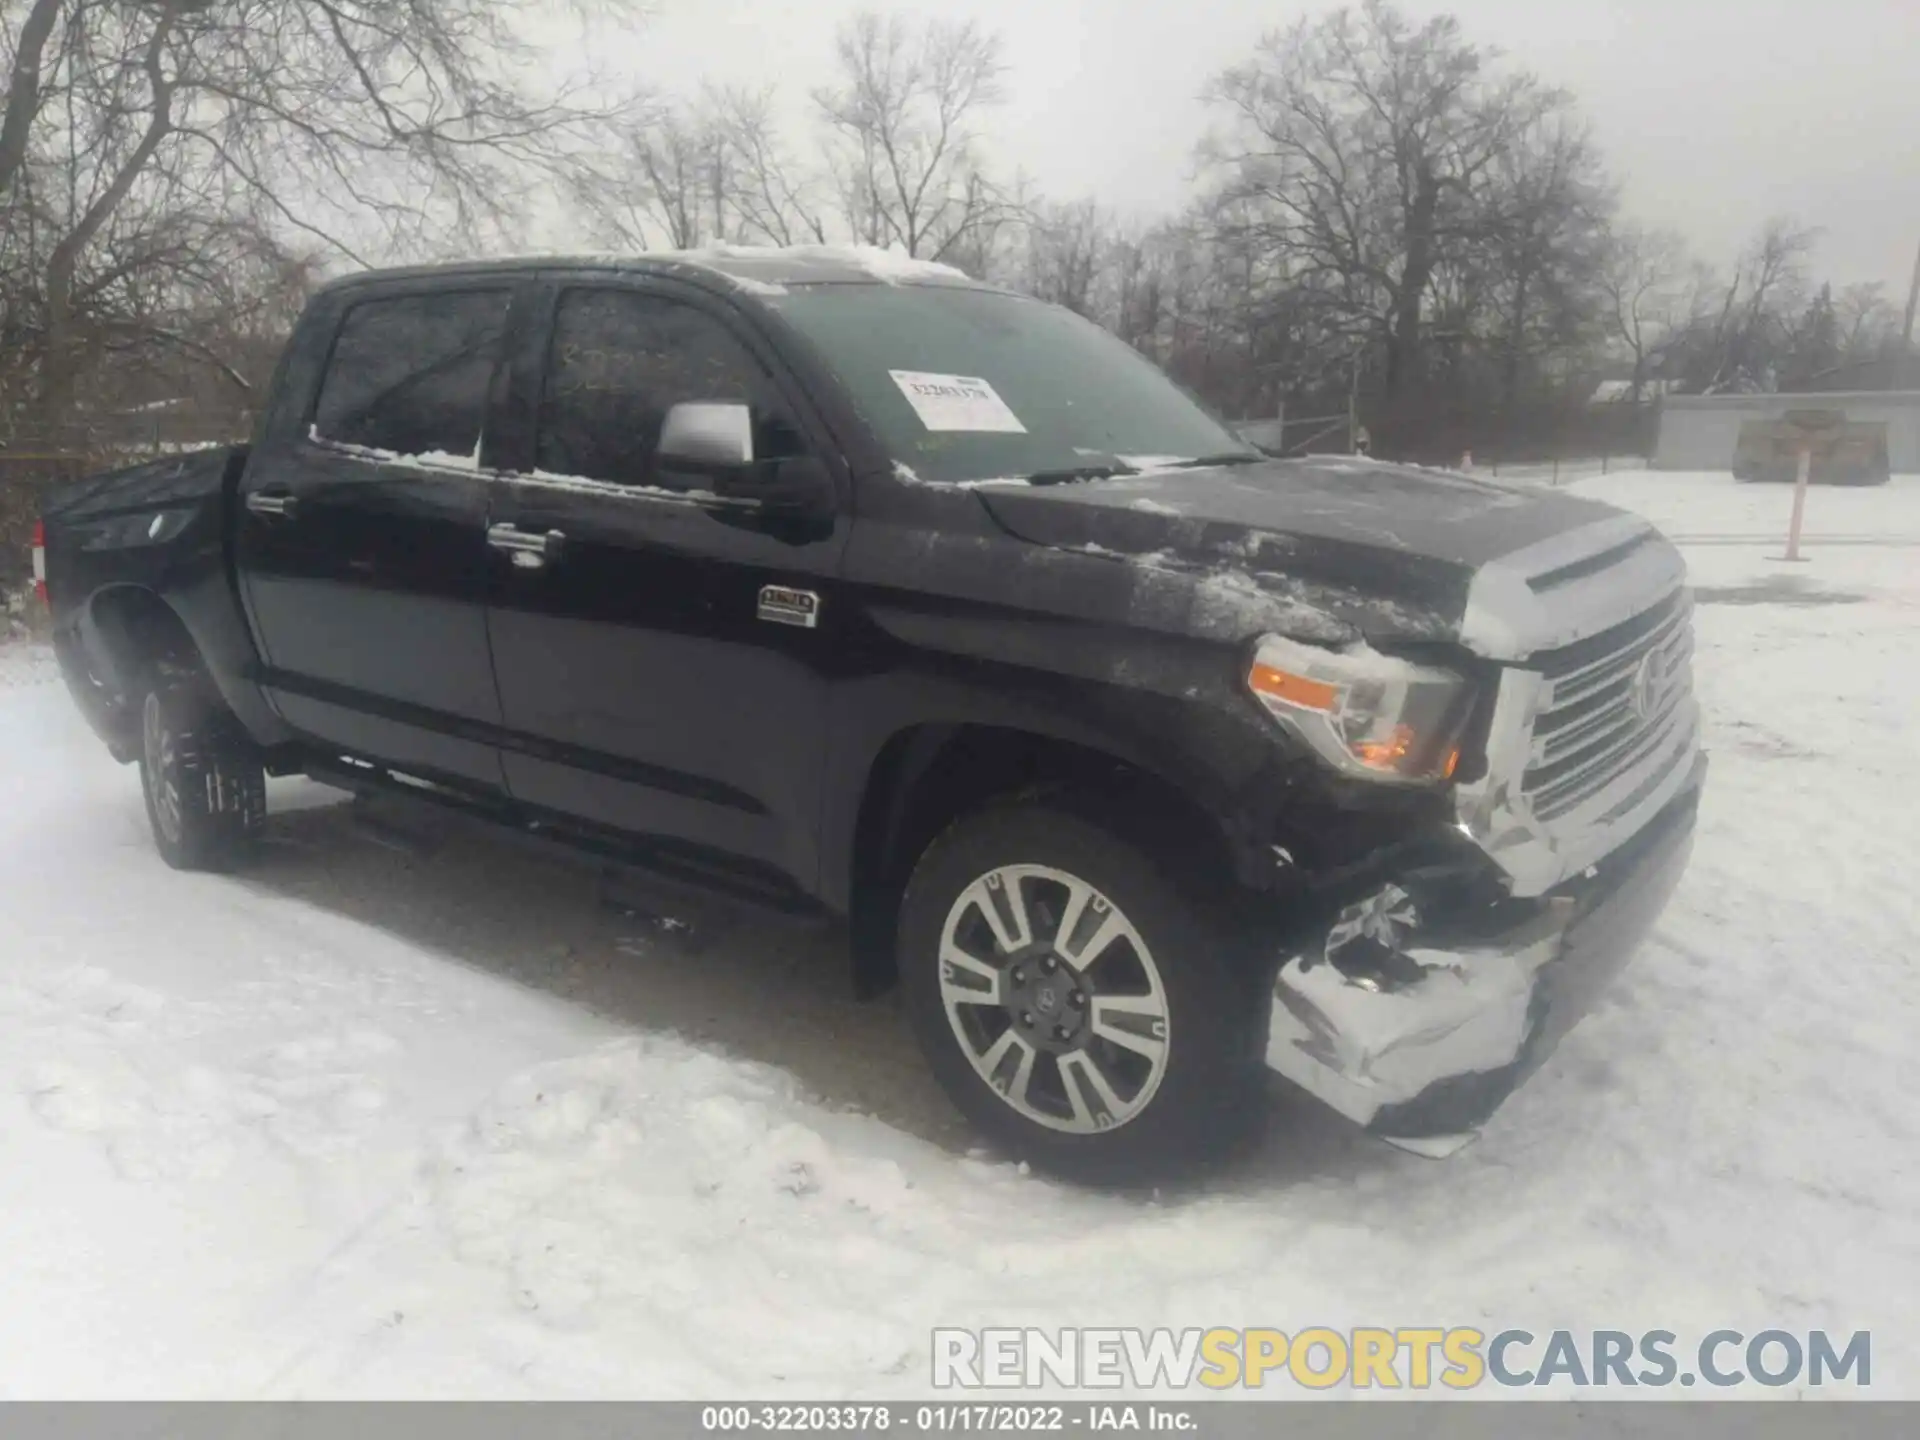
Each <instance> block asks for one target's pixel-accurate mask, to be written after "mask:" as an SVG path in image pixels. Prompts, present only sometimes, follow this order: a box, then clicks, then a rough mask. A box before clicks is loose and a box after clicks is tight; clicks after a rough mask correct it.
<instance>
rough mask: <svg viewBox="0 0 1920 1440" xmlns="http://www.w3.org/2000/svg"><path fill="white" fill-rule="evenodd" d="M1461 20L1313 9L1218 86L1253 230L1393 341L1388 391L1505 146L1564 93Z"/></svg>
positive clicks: (1473, 231)
mask: <svg viewBox="0 0 1920 1440" xmlns="http://www.w3.org/2000/svg"><path fill="white" fill-rule="evenodd" d="M1491 60H1492V55H1491V52H1489V51H1486V50H1483V49H1481V48H1480V47H1477V46H1474V45H1471V44H1469V43H1468V42H1467V41H1466V40H1465V39H1464V38H1463V37H1462V35H1461V33H1460V27H1459V24H1458V22H1457V21H1455V20H1453V19H1452V18H1451V17H1446V16H1443V17H1440V18H1437V19H1434V20H1431V21H1428V22H1427V23H1425V24H1423V25H1420V26H1418V27H1415V26H1414V25H1413V24H1412V23H1411V22H1410V21H1408V20H1407V19H1406V17H1404V16H1403V15H1401V14H1400V12H1399V11H1397V10H1395V9H1394V8H1393V7H1392V6H1391V5H1390V4H1388V3H1386V0H1364V3H1363V4H1362V5H1361V6H1360V7H1359V8H1358V9H1357V10H1356V9H1342V10H1338V11H1335V12H1334V13H1332V14H1331V15H1328V16H1325V17H1322V18H1319V19H1314V20H1301V21H1299V22H1297V23H1296V24H1295V25H1294V26H1292V27H1291V28H1290V29H1288V30H1285V31H1282V32H1278V33H1275V34H1270V35H1269V36H1267V37H1266V39H1265V40H1263V41H1262V43H1261V46H1260V49H1259V52H1258V54H1257V55H1256V57H1255V58H1254V59H1253V60H1252V61H1250V62H1249V63H1247V64H1245V65H1242V66H1239V67H1237V68H1235V69H1233V70H1230V71H1228V72H1227V73H1226V74H1225V75H1223V76H1222V77H1221V78H1220V80H1219V81H1218V82H1217V83H1216V85H1215V87H1214V96H1215V99H1216V100H1217V101H1218V102H1219V103H1220V104H1221V105H1223V106H1224V107H1225V109H1226V110H1227V112H1228V115H1229V117H1230V121H1229V126H1228V129H1227V131H1226V133H1225V134H1224V135H1223V136H1221V137H1219V139H1218V140H1217V141H1216V142H1215V143H1214V144H1213V145H1212V146H1211V147H1210V151H1209V155H1210V158H1211V159H1212V160H1213V161H1214V162H1215V164H1216V166H1217V167H1218V168H1219V170H1220V171H1221V172H1222V177H1223V178H1222V186H1223V189H1224V190H1225V192H1226V193H1228V194H1230V195H1235V196H1238V197H1241V198H1243V199H1246V200H1248V201H1251V202H1255V203H1256V205H1257V207H1258V212H1257V214H1258V218H1257V219H1256V220H1255V221H1254V222H1252V226H1251V233H1252V234H1253V235H1254V236H1256V237H1259V238H1263V239H1264V241H1265V243H1266V244H1267V246H1268V247H1269V248H1270V249H1271V250H1272V252H1273V253H1274V254H1275V256H1276V257H1278V259H1279V261H1280V263H1281V265H1282V267H1283V268H1284V270H1285V272H1286V274H1287V275H1288V276H1289V278H1290V279H1291V280H1292V281H1294V282H1295V283H1298V284H1301V285H1303V286H1310V287H1312V288H1313V289H1314V290H1315V291H1316V293H1318V294H1319V295H1320V296H1322V297H1323V298H1324V300H1325V301H1326V302H1327V303H1328V304H1330V305H1333V306H1335V307H1337V308H1338V309H1339V310H1340V311H1341V312H1342V313H1343V314H1344V316H1345V317H1346V319H1347V321H1348V323H1349V325H1350V326H1351V327H1352V328H1355V329H1359V330H1364V331H1367V332H1371V333H1372V334H1374V335H1376V336H1377V337H1378V340H1379V342H1380V344H1381V346H1382V348H1383V352H1384V362H1383V384H1384V390H1385V394H1386V397H1387V398H1388V399H1389V400H1391V399H1393V398H1394V397H1395V396H1396V395H1397V394H1398V392H1400V390H1401V389H1402V388H1403V386H1404V385H1405V384H1406V383H1407V382H1408V380H1409V379H1410V378H1411V377H1412V376H1413V375H1414V374H1416V373H1417V370H1418V367H1419V362H1420V358H1421V343H1422V338H1423V336H1422V319H1423V313H1424V307H1425V305H1426V302H1427V299H1428V293H1429V289H1430V287H1431V286H1432V285H1433V283H1434V280H1435V277H1436V275H1437V274H1439V272H1440V271H1441V270H1442V269H1443V268H1444V267H1445V266H1447V265H1448V264H1449V263H1452V262H1454V261H1455V260H1456V259H1458V258H1460V257H1461V256H1462V252H1463V250H1464V249H1465V248H1466V247H1468V246H1470V245H1472V244H1474V243H1475V242H1476V241H1478V240H1479V239H1480V238H1481V227H1482V225H1483V223H1484V220H1485V210H1484V206H1483V205H1481V204H1480V203H1479V202H1480V196H1481V191H1482V190H1483V188H1484V187H1485V185H1486V183H1487V182H1486V175H1487V171H1488V170H1489V168H1490V167H1492V166H1493V165H1494V163H1495V162H1496V160H1497V159H1498V158H1499V157H1500V156H1501V155H1502V154H1504V153H1506V152H1507V150H1508V149H1509V147H1510V146H1511V145H1512V144H1513V143H1514V142H1515V140H1516V137H1518V136H1519V135H1521V134H1522V133H1524V132H1525V131H1526V129H1527V128H1528V127H1529V126H1532V125H1536V124H1539V123H1540V122H1541V121H1542V120H1543V119H1544V118H1545V117H1547V116H1549V115H1551V114H1552V113H1553V112H1555V111H1557V110H1559V109H1561V108H1563V107H1564V106H1565V104H1566V101H1565V97H1563V96H1561V95H1560V94H1559V93H1558V92H1555V91H1551V90H1548V89H1546V88H1544V87H1542V86H1541V85H1540V84H1539V83H1538V82H1537V81H1535V80H1533V79H1532V78H1531V77H1529V76H1525V75H1513V76H1507V77H1505V78H1496V77H1494V76H1493V75H1492V74H1491V73H1490V70H1489V66H1490V62H1491Z"/></svg>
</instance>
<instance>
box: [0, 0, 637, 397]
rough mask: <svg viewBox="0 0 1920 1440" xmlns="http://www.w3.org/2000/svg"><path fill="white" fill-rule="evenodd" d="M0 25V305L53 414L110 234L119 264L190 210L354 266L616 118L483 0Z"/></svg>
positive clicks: (308, 0)
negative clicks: (539, 80) (19, 290)
mask: <svg viewBox="0 0 1920 1440" xmlns="http://www.w3.org/2000/svg"><path fill="white" fill-rule="evenodd" d="M0 17H4V21H5V24H4V30H0V33H4V34H5V36H6V37H7V39H8V41H9V46H8V48H7V50H6V51H5V52H4V58H3V59H0V64H4V67H5V69H4V74H5V81H6V87H7V88H6V96H5V102H4V118H0V212H3V213H0V245H6V246H9V247H11V249H10V258H9V259H8V261H7V262H6V263H7V264H8V265H9V266H18V267H21V270H24V269H25V267H27V265H28V263H29V257H30V259H31V268H32V280H31V284H30V286H28V287H27V293H24V294H20V295H16V298H15V300H14V301H13V302H11V305H10V308H15V307H24V308H26V309H27V310H29V311H31V312H32V316H31V320H30V321H29V322H27V323H28V324H29V325H30V328H31V330H32V332H33V338H34V342H35V352H36V360H35V370H36V374H37V382H36V390H37V400H38V404H39V407H40V409H41V410H42V411H43V413H45V414H46V415H48V416H49V417H62V416H65V415H66V414H67V413H68V412H69V411H70V409H71V405H72V400H73V396H74V391H75V386H76V383H77V382H78V379H79V376H80V370H81V368H82V367H83V366H84V364H85V363H87V360H88V357H89V355H90V354H93V353H95V350H96V348H97V347H95V346H94V343H93V341H92V339H90V338H89V336H88V335H87V334H85V333H83V332H84V331H85V329H86V327H87V324H88V315H89V313H90V312H89V309H88V303H87V296H88V295H89V293H96V294H97V293H101V292H102V291H103V287H102V285H101V283H100V280H99V277H97V276H96V275H94V273H93V272H94V270H95V268H96V267H99V266H101V265H102V264H103V263H105V257H104V253H103V252H104V250H105V248H106V247H107V246H108V244H109V241H110V240H113V241H114V248H115V251H116V256H118V257H125V256H129V255H134V254H137V253H140V247H139V246H134V245H131V244H128V243H124V241H125V236H126V235H128V234H130V233H147V234H157V233H160V232H162V231H164V230H166V228H167V227H166V225H164V224H162V223H161V222H163V221H165V220H167V219H168V218H169V217H176V218H177V217H179V216H183V215H191V216H194V217H198V220H197V223H199V224H201V225H203V226H204V225H211V224H214V223H215V222H218V221H231V222H238V221H244V222H245V225H246V228H247V229H248V230H249V231H250V232H251V233H252V234H253V235H255V236H256V237H260V238H266V239H276V237H284V238H285V239H289V240H290V239H292V238H294V237H301V238H302V239H304V240H306V241H310V242H313V243H317V244H319V245H320V246H322V247H323V248H324V249H326V250H327V251H329V252H331V253H332V254H335V255H341V256H346V257H349V258H353V259H356V260H357V259H359V258H360V257H361V256H362V255H364V254H367V253H371V252H373V251H376V250H377V251H381V252H384V253H405V252H415V253H418V252H422V251H430V250H432V249H434V248H435V247H436V246H438V245H440V244H442V243H462V244H466V245H471V244H472V243H473V240H474V238H475V237H476V236H484V235H488V234H497V233H505V232H507V231H510V230H511V229H512V228H514V226H515V224H516V221H517V218H518V217H519V216H520V215H521V214H523V213H524V212H525V211H526V210H527V209H529V208H530V207H529V206H527V204H526V203H525V201H526V197H527V195H528V194H529V193H530V192H531V191H532V190H533V189H534V188H535V187H536V186H538V185H541V184H549V183H552V182H553V181H554V180H555V179H556V178H559V177H563V176H564V175H565V174H566V173H567V172H568V170H569V169H570V168H571V167H572V166H573V165H574V164H575V163H576V161H577V159H578V157H579V156H581V155H583V154H585V153H588V151H589V149H590V147H589V146H588V145H587V144H586V142H587V141H588V140H589V139H590V138H591V137H592V136H593V135H594V133H595V132H596V131H598V130H599V129H602V128H604V127H605V126H607V125H608V124H609V123H610V122H611V121H613V120H614V119H616V118H617V117H618V116H620V115H621V114H622V113H624V111H625V109H626V107H625V106H624V105H622V104H617V103H616V104H611V105H609V104H603V103H598V102H590V101H588V100H586V99H585V98H583V97H584V92H583V90H582V89H581V88H580V87H579V86H574V85H563V86H560V87H558V88H557V89H555V90H553V91H552V92H550V93H539V92H536V91H535V90H533V89H532V88H531V87H529V86H528V85H527V84H526V82H525V81H524V80H523V79H522V78H521V77H522V76H524V75H526V74H528V73H532V72H533V70H534V68H535V67H533V66H532V65H530V64H529V63H528V62H529V61H530V60H531V58H532V55H533V52H532V51H531V49H530V48H529V47H528V46H527V45H526V44H525V43H524V42H523V41H522V39H521V37H520V35H519V33H518V31H517V30H516V29H515V27H514V22H513V13H512V11H511V10H510V9H509V8H507V7H501V6H496V5H493V4H490V3H487V0H118V3H102V0H0ZM583 83H584V82H583ZM129 217H137V223H134V224H132V225H131V226H128V225H127V223H126V222H127V221H128V220H129ZM149 222H151V223H149ZM176 233H178V232H177V229H176ZM23 235H24V236H29V237H30V238H28V239H25V240H23V239H22V236H23ZM115 237H120V238H118V239H115ZM123 263H125V262H124V258H120V259H116V260H115V261H114V262H113V264H109V265H108V266H107V268H108V270H109V272H110V271H111V270H112V269H113V268H114V265H117V264H123ZM16 273H20V272H19V271H16ZM14 323H15V324H16V325H18V324H20V323H21V322H19V321H17V320H16V321H15V322H14Z"/></svg>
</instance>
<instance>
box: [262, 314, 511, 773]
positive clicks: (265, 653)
mask: <svg viewBox="0 0 1920 1440" xmlns="http://www.w3.org/2000/svg"><path fill="white" fill-rule="evenodd" d="M512 294H513V292H512V289H511V288H510V287H509V286H506V285H501V284H496V285H491V286H487V285H480V286H476V285H474V284H473V282H471V281H469V282H467V285H466V286H465V287H464V288H440V289H430V290H426V291H420V290H418V289H415V290H413V291H410V292H405V293H393V292H391V291H386V292H383V291H381V290H379V289H371V288H370V289H368V290H366V291H365V292H364V293H362V292H359V291H355V290H352V289H349V290H347V291H346V292H344V297H343V298H342V299H341V300H340V301H338V302H336V303H335V304H334V305H333V306H331V307H327V306H326V302H322V309H321V311H320V314H319V316H318V317H316V319H315V321H314V323H318V324H322V325H330V323H337V330H336V329H331V328H329V331H328V333H327V334H322V335H305V336H302V337H301V339H300V340H299V341H297V342H296V349H305V350H307V352H308V353H307V354H306V355H305V357H304V358H303V359H297V360H294V361H292V362H290V365H289V368H288V371H287V378H286V381H285V382H283V383H300V381H301V380H304V382H305V394H306V395H309V396H311V397H312V403H311V404H306V403H300V402H297V401H296V402H291V403H289V404H287V405H286V406H284V407H283V411H282V413H279V414H276V415H275V416H274V417H273V419H272V421H271V422H270V426H269V433H268V434H267V435H266V436H265V437H264V438H263V440H262V443H261V445H260V447H259V448H258V449H257V450H256V451H255V452H254V454H253V455H252V456H251V458H250V460H249V463H248V465H247V469H246V474H245V478H244V480H243V482H242V494H241V497H240V506H241V509H240V517H239V530H238V536H237V555H238V563H239V569H240V573H241V576H242V580H243V584H244V589H245V593H246V597H247V602H248V608H249V610H250V612H251V614H252V618H253V623H254V631H255V634H256V635H257V636H258V637H259V641H260V648H261V651H262V658H263V661H264V664H265V671H264V673H263V674H262V676H261V680H262V683H263V685H264V688H265V689H266V691H267V694H268V696H269V698H270V699H271V700H272V702H273V703H274V705H275V707H276V708H277V709H278V710H279V711H280V712H281V714H282V715H283V716H284V717H285V718H286V720H287V722H288V723H289V724H290V725H292V726H294V727H295V728H296V729H298V730H300V731H302V732H304V733H305V734H306V735H308V736H310V737H312V738H313V739H315V740H318V741H321V742H323V743H325V744H326V745H329V746H333V747H338V748H339V749H340V750H342V751H346V752H350V753H353V754H356V755H360V756H365V757H371V758H374V759H378V760H382V761H386V762H388V763H390V764H393V765H395V766H396V767H398V768H402V769H406V770H410V771H413V772H415V773H420V774H425V775H429V776H436V777H444V778H446V779H448V780H449V781H454V782H459V783H462V784H468V785H474V784H477V785H479V786H481V787H483V788H487V789H492V790H496V791H497V790H498V788H499V786H500V769H499V760H498V752H497V748H496V746H495V744H494V736H493V734H492V732H493V731H494V730H495V729H497V727H498V725H499V723H500V704H499V697H498V695H497V693H496V691H495V689H494V684H493V670H492V660H491V657H490V656H489V654H488V649H487V632H486V616H485V611H484V600H485V594H484V592H485V585H486V577H487V556H488V551H487V548H486V523H487V509H488V503H489V495H488V489H489V487H488V483H487V481H486V479H485V472H484V471H483V469H482V468H481V461H482V458H483V457H482V431H483V428H484V427H483V421H484V418H485V415H486V411H487V406H488V400H489V394H490V389H491V386H492V382H493V377H494V373H495V369H496V367H497V365H498V364H499V363H500V358H501V355H502V353H503V349H504V346H503V337H504V335H505V332H506V324H507V312H508V307H509V304H510V301H511V299H512ZM329 338H330V339H331V345H330V346H329V345H328V343H327V342H328V340H329ZM316 368H318V369H319V370H320V371H321V373H320V374H319V375H318V376H317V377H316V376H315V375H314V374H313V373H312V372H313V371H314V369H316Z"/></svg>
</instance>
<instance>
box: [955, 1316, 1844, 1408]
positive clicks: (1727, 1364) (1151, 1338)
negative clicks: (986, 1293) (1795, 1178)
mask: <svg viewBox="0 0 1920 1440" xmlns="http://www.w3.org/2000/svg"><path fill="white" fill-rule="evenodd" d="M932 1379H933V1385H934V1388H935V1389H938V1390H1019V1389H1042V1388H1065V1389H1117V1388H1127V1389H1131V1390H1142V1391H1150V1390H1183V1389H1187V1388H1188V1387H1191V1386H1198V1387H1201V1388H1203V1389H1210V1390H1216V1391H1219V1390H1235V1389H1249V1390H1257V1389H1261V1388H1263V1387H1267V1386H1277V1385H1297V1386H1301V1387H1304V1388H1306V1389H1309V1390H1328V1389H1332V1388H1335V1387H1338V1386H1344V1387H1346V1388H1349V1389H1354V1390H1368V1389H1389V1390H1397V1389H1411V1390H1428V1389H1438V1390H1440V1391H1442V1392H1444V1391H1447V1390H1474V1389H1478V1388H1480V1387H1482V1386H1486V1385H1489V1384H1491V1385H1497V1386H1507V1387H1522V1386H1525V1387H1537V1386H1571V1387H1574V1388H1579V1389H1586V1388H1592V1387H1608V1388H1612V1387H1633V1388H1638V1387H1643V1386H1651V1387H1655V1388H1660V1387H1666V1386H1681V1387H1691V1386H1698V1385H1705V1386H1709V1387H1712V1388H1716V1389H1731V1388H1733V1387H1736V1386H1746V1385H1759V1386H1765V1387H1768V1388H1774V1389H1778V1388H1781V1387H1785V1386H1805V1387H1811V1388H1820V1387H1824V1386H1849V1387H1853V1388H1858V1389H1865V1388H1867V1387H1868V1386H1870V1385H1871V1384H1872V1383H1873V1340H1872V1335H1871V1333H1870V1332H1868V1331H1865V1330H1855V1331H1852V1332H1850V1333H1847V1334H1841V1333H1839V1332H1828V1331H1825V1330H1810V1331H1791V1330H1761V1331H1756V1332H1754V1333H1752V1334H1748V1333H1746V1332H1743V1331H1739V1330H1714V1331H1710V1332H1708V1333H1707V1334H1705V1335H1703V1336H1701V1337H1700V1338H1699V1339H1697V1340H1687V1341H1683V1340H1682V1339H1681V1338H1680V1337H1679V1336H1678V1335H1676V1334H1675V1333H1674V1332H1673V1331H1671V1330H1647V1331H1642V1332H1638V1333H1634V1332H1629V1331H1626V1330H1593V1331H1579V1332H1576V1331H1571V1330H1553V1331H1547V1332H1543V1333H1540V1334H1535V1333H1534V1332H1533V1331H1530V1330H1518V1329H1510V1330H1499V1331H1492V1332H1488V1331H1484V1330H1478V1329H1473V1328H1471V1327H1467V1326H1456V1327H1453V1328H1450V1329H1442V1328H1439V1327H1432V1328H1424V1327H1404V1326H1402V1327H1396V1328H1391V1329H1389V1328H1384V1327H1378V1328H1376V1327H1367V1326H1361V1327H1357V1328H1354V1329H1351V1330H1334V1329H1330V1328H1326V1327H1320V1326H1315V1327H1310V1328H1308V1329H1304V1330H1298V1331H1295V1332H1292V1333H1291V1334H1290V1333H1288V1332H1286V1331H1284V1330H1267V1329H1242V1330H1236V1329H1225V1328H1215V1329H1211V1330H1200V1329H1188V1330H1165V1329H1161V1330H1137V1329H1080V1330H1033V1329H984V1330H947V1329H941V1330H935V1331H934V1332H933V1376H932Z"/></svg>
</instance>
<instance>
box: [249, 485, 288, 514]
mask: <svg viewBox="0 0 1920 1440" xmlns="http://www.w3.org/2000/svg"><path fill="white" fill-rule="evenodd" d="M299 507H300V502H299V501H298V500H296V499H295V498H294V497H293V496H291V495H270V494H268V493H267V492H266V491H264V490H256V491H254V492H253V493H252V494H251V495H249V496H247V510H248V512H249V513H250V514H254V515H264V516H267V517H269V518H272V519H282V520H284V519H288V518H290V517H291V516H292V515H293V512H294V511H295V510H297V509H299Z"/></svg>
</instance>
